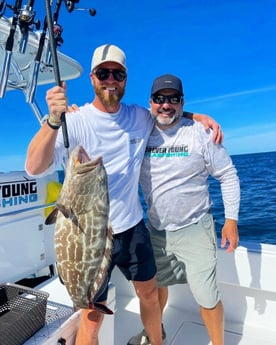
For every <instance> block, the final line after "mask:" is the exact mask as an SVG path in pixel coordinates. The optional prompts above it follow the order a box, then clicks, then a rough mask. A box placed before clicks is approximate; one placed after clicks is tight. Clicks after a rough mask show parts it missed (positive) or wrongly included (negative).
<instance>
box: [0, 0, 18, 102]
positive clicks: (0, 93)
mask: <svg viewBox="0 0 276 345" xmlns="http://www.w3.org/2000/svg"><path fill="white" fill-rule="evenodd" d="M6 6H7V7H9V8H11V9H12V10H13V17H12V22H11V27H10V33H9V37H8V39H7V42H6V48H5V54H4V58H3V64H2V73H1V77H0V98H3V97H4V95H5V91H6V87H7V82H8V76H9V70H10V64H11V57H12V49H13V45H14V35H15V31H16V26H17V24H18V18H19V14H20V10H21V6H22V0H16V1H15V5H14V6H10V5H6Z"/></svg>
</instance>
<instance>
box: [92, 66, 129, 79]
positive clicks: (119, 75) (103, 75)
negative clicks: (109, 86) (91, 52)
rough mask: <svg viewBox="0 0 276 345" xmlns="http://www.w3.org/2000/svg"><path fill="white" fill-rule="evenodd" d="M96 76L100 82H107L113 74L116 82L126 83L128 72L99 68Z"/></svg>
mask: <svg viewBox="0 0 276 345" xmlns="http://www.w3.org/2000/svg"><path fill="white" fill-rule="evenodd" d="M94 74H95V76H96V77H97V78H98V79H99V80H100V81H104V80H107V79H108V78H109V76H110V74H112V76H113V78H114V79H115V80H116V81H124V80H125V79H126V71H124V70H123V69H119V68H114V69H110V68H98V69H97V70H96V71H95V72H94Z"/></svg>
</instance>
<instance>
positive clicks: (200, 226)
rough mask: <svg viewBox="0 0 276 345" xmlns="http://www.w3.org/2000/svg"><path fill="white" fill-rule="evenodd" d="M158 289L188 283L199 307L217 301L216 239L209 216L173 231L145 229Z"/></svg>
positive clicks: (209, 305) (210, 306)
mask: <svg viewBox="0 0 276 345" xmlns="http://www.w3.org/2000/svg"><path fill="white" fill-rule="evenodd" d="M149 230H150V234H151V241H152V245H153V251H154V256H155V261H156V265H157V282H158V286H159V287H162V286H169V285H174V284H183V283H188V284H189V286H190V289H191V292H192V294H193V296H194V298H195V300H196V301H197V303H198V304H199V305H201V306H202V307H204V308H213V307H214V306H215V305H216V304H217V303H218V301H219V300H220V293H219V291H218V287H217V282H216V265H217V238H216V232H215V227H214V222H213V217H212V215H211V214H210V213H207V214H205V215H204V216H203V217H202V218H201V219H200V220H199V222H198V223H196V224H192V225H189V226H187V227H185V228H182V229H179V230H177V231H158V230H155V229H153V228H152V227H151V226H150V225H149Z"/></svg>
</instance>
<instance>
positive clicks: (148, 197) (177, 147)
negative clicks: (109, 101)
mask: <svg viewBox="0 0 276 345" xmlns="http://www.w3.org/2000/svg"><path fill="white" fill-rule="evenodd" d="M183 105H184V98H183V87H182V82H181V80H180V79H179V78H177V77H176V76H174V75H170V74H166V75H163V76H161V77H159V78H157V79H155V81H154V82H153V85H152V89H151V96H150V106H151V115H152V118H153V119H154V122H155V127H154V129H153V131H152V133H151V135H150V137H149V140H148V143H147V147H146V151H145V156H144V160H143V163H142V167H141V174H140V183H141V187H142V190H143V194H144V198H145V201H146V203H147V206H148V212H147V215H148V224H147V227H148V229H149V230H150V233H151V241H152V245H153V251H154V256H155V261H156V265H157V283H158V287H159V289H158V290H159V303H160V309H161V311H162V312H163V310H164V308H165V305H166V302H167V297H168V286H169V285H173V284H180V283H181V284H183V283H188V284H189V286H190V289H191V291H192V293H193V296H194V298H195V300H196V302H197V303H198V304H199V306H200V313H201V317H202V320H203V322H204V324H205V326H206V328H207V331H208V334H209V337H210V339H211V341H212V345H223V344H224V321H223V306H222V303H221V296H220V292H219V290H218V286H217V283H216V265H217V252H216V251H217V242H216V232H215V228H214V222H213V217H212V214H211V206H212V203H211V200H210V195H209V192H208V181H207V179H208V176H209V175H211V176H213V177H214V178H216V179H217V180H218V181H219V182H220V185H221V192H222V197H223V203H224V210H225V223H224V226H223V228H222V234H221V246H222V247H227V252H232V251H234V250H235V249H236V247H237V245H238V241H239V236H238V229H237V220H238V212H239V202H240V188H239V179H238V176H237V171H236V169H235V167H234V165H233V163H232V160H231V158H230V156H229V155H228V153H227V152H226V150H225V148H224V147H223V146H222V145H220V144H215V143H214V142H213V141H212V131H211V130H209V131H207V132H206V131H205V130H204V128H203V127H202V125H200V124H199V123H197V122H194V121H193V120H191V119H188V118H186V117H183ZM184 303H185V301H184ZM165 337H166V333H165V331H164V329H163V338H165ZM183 342H185V340H183ZM128 344H129V345H150V341H149V339H148V337H147V333H146V332H145V331H144V330H143V331H142V332H141V333H139V334H138V335H137V336H134V337H132V338H131V339H130V340H129V343H128Z"/></svg>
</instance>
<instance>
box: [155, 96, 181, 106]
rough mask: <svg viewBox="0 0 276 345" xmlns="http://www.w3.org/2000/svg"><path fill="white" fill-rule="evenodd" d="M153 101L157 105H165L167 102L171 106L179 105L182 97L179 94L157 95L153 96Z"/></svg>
mask: <svg viewBox="0 0 276 345" xmlns="http://www.w3.org/2000/svg"><path fill="white" fill-rule="evenodd" d="M151 99H152V101H153V102H154V103H156V104H164V103H165V102H168V103H170V104H178V103H179V102H180V101H181V99H182V96H181V95H179V94H174V95H161V94H157V95H152V96H151Z"/></svg>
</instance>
